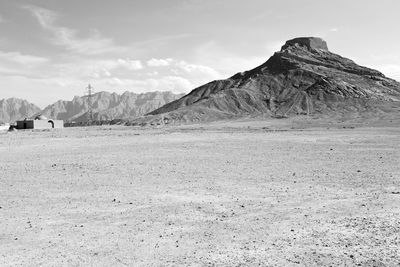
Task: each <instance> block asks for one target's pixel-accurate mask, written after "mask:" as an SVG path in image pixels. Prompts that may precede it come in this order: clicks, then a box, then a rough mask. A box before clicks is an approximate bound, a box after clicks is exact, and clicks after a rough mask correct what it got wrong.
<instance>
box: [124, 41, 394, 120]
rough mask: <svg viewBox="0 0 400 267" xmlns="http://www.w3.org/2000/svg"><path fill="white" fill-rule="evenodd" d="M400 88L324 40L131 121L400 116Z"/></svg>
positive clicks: (285, 50)
mask: <svg viewBox="0 0 400 267" xmlns="http://www.w3.org/2000/svg"><path fill="white" fill-rule="evenodd" d="M399 107H400V83H399V82H397V81H395V80H392V79H390V78H387V77H385V76H384V75H383V74H382V73H380V72H379V71H377V70H373V69H370V68H366V67H362V66H359V65H357V64H356V63H354V62H353V61H352V60H350V59H347V58H344V57H341V56H339V55H337V54H334V53H332V52H330V51H329V49H328V46H327V44H326V42H325V41H324V40H322V39H320V38H315V37H304V38H295V39H292V40H289V41H287V42H286V43H285V44H284V45H283V46H282V48H281V50H280V51H279V52H276V53H275V54H274V55H273V56H272V57H271V58H269V59H268V61H266V62H265V63H264V64H262V65H260V66H258V67H256V68H254V69H252V70H249V71H245V72H241V73H237V74H236V75H234V76H232V77H230V78H228V79H226V80H218V81H212V82H210V83H208V84H205V85H203V86H200V87H198V88H196V89H194V90H193V91H192V92H190V93H189V94H187V95H185V96H184V97H182V98H180V99H178V100H175V101H173V102H171V103H168V104H166V105H164V106H162V107H161V108H159V109H157V110H154V111H152V112H150V113H149V114H148V115H147V116H145V117H142V118H140V119H136V120H132V121H130V122H128V123H127V124H128V125H137V124H167V123H174V122H188V121H189V122H193V121H209V120H218V119H227V118H233V117H237V116H243V115H252V116H254V115H263V116H271V117H287V116H294V115H299V114H308V115H313V116H316V115H318V114H328V115H343V114H347V113H357V112H358V113H362V112H365V111H369V112H370V113H371V114H374V113H375V112H376V113H382V112H392V111H396V112H398V111H399Z"/></svg>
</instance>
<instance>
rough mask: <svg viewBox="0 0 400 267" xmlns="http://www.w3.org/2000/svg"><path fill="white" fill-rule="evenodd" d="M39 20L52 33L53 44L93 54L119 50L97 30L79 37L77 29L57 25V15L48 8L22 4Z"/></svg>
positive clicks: (73, 50)
mask: <svg viewBox="0 0 400 267" xmlns="http://www.w3.org/2000/svg"><path fill="white" fill-rule="evenodd" d="M23 8H25V9H27V10H28V11H29V12H30V13H31V14H32V15H33V16H34V17H35V18H36V19H37V21H38V22H39V24H40V26H41V27H42V28H43V29H45V30H46V31H48V32H50V33H51V34H52V35H53V39H52V42H53V43H54V44H55V45H58V46H62V47H65V48H66V49H67V50H70V51H72V52H76V53H80V54H86V55H93V54H101V53H105V52H111V51H116V50H119V51H120V50H121V49H122V48H121V47H117V46H116V45H115V44H114V43H113V40H112V39H110V38H104V37H102V36H101V35H100V33H99V32H98V31H93V32H92V33H91V35H90V36H89V37H87V38H79V37H78V33H79V32H78V30H75V29H71V28H67V27H62V26H59V25H57V23H56V22H57V19H58V17H59V15H58V14H57V13H56V12H54V11H52V10H49V9H45V8H41V7H37V6H32V5H28V6H24V7H23Z"/></svg>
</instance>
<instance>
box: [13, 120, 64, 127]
mask: <svg viewBox="0 0 400 267" xmlns="http://www.w3.org/2000/svg"><path fill="white" fill-rule="evenodd" d="M49 121H52V122H53V124H54V128H64V121H62V120H26V121H17V129H52V128H53V125H52V124H51V123H50V122H49Z"/></svg>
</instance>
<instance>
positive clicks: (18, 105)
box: [0, 98, 40, 122]
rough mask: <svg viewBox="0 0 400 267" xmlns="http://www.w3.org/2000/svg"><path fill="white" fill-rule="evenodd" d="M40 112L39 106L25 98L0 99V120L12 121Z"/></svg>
mask: <svg viewBox="0 0 400 267" xmlns="http://www.w3.org/2000/svg"><path fill="white" fill-rule="evenodd" d="M38 112H40V108H39V107H37V106H36V105H34V104H32V103H29V102H28V101H26V100H23V99H18V98H8V99H2V100H0V122H14V121H16V120H19V119H24V118H29V117H32V116H34V115H35V114H36V113H38Z"/></svg>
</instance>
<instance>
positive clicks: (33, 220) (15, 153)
mask: <svg viewBox="0 0 400 267" xmlns="http://www.w3.org/2000/svg"><path fill="white" fill-rule="evenodd" d="M399 265H400V127H399V126H398V125H395V126H393V125H391V124H387V125H384V126H382V125H374V126H368V125H363V126H361V125H348V124H335V125H326V124H323V125H322V124H321V125H317V126H316V127H313V126H310V125H303V126H302V125H301V123H300V124H299V123H295V122H290V123H287V122H282V123H281V122H278V123H277V122H276V121H275V122H271V121H267V120H265V121H264V120H249V121H235V122H222V123H208V124H199V125H189V126H170V127H159V128H157V127H152V128H150V127H149V128H143V127H124V126H96V127H81V128H65V129H53V130H46V131H43V130H41V131H40V130H24V131H17V132H2V133H0V266H399Z"/></svg>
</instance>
